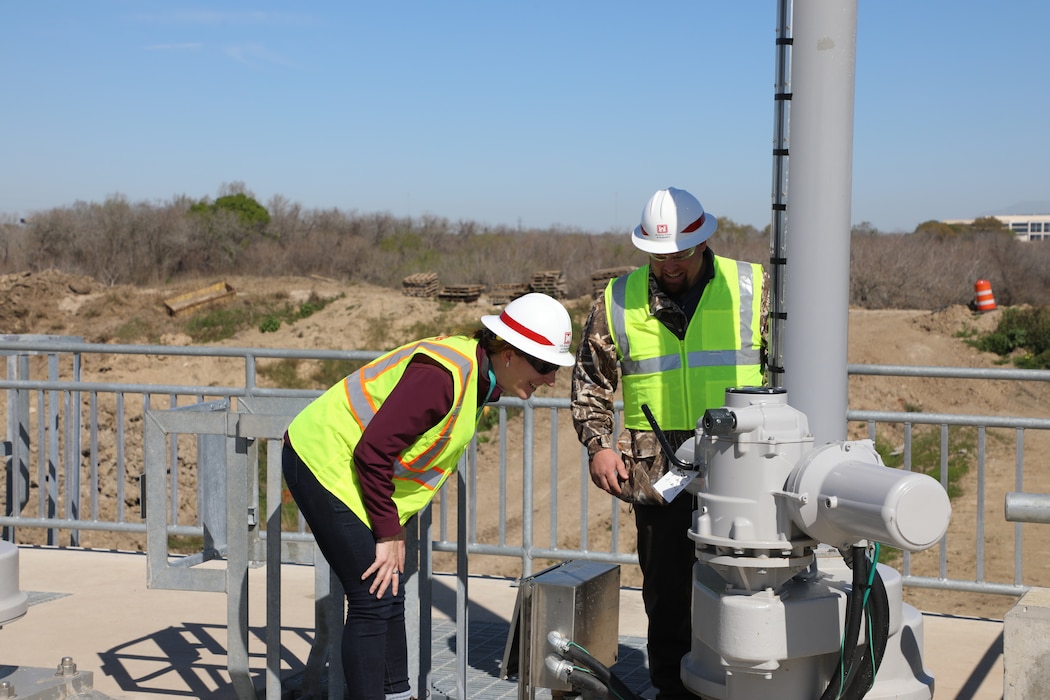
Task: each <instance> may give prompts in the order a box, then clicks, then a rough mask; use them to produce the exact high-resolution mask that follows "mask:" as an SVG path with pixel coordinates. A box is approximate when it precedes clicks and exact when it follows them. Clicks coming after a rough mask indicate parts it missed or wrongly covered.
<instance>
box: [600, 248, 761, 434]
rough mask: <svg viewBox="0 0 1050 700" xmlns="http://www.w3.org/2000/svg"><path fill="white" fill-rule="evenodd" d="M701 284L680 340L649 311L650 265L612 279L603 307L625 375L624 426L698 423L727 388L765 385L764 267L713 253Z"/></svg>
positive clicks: (640, 427) (673, 427)
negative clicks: (709, 274) (710, 271)
mask: <svg viewBox="0 0 1050 700" xmlns="http://www.w3.org/2000/svg"><path fill="white" fill-rule="evenodd" d="M714 264H715V275H714V278H713V279H712V280H711V281H710V282H708V284H707V286H706V287H705V288H704V293H703V296H702V297H701V298H700V304H699V305H698V306H697V309H696V312H695V313H694V314H693V317H692V319H691V320H690V321H689V326H688V327H687V329H686V334H685V340H679V339H678V338H677V337H675V335H674V334H673V333H671V331H669V330H668V329H667V327H666V326H664V324H662V323H661V322H660V321H659V320H657V318H656V317H655V316H653V315H652V314H651V313H650V310H649V267H648V266H643V267H640V268H638V269H637V270H635V271H634V272H631V273H630V274H627V275H624V276H623V277H618V278H616V279H614V280H612V281H610V282H609V284H608V285H607V286H606V288H605V308H606V314H607V319H608V322H609V329H610V330H611V332H612V337H613V340H614V342H615V343H616V352H617V356H618V358H619V360H620V373H621V375H622V376H623V403H624V416H623V421H624V426H625V427H626V428H630V429H632V430H651V427H650V425H649V421H648V420H647V419H646V417H645V414H644V413H642V408H641V407H642V404H646V405H648V406H649V409H650V410H651V411H652V413H653V416H654V417H655V418H656V421H657V424H658V425H659V426H660V428H661V429H662V430H694V429H695V428H696V422H697V420H699V419H700V418H701V417H702V416H703V414H704V411H706V410H707V409H708V408H714V407H718V406H722V405H724V404H725V391H726V389H727V388H729V387H738V386H760V385H761V384H762V365H761V362H762V360H761V347H762V333H761V316H760V315H761V305H762V284H763V277H762V266H761V265H758V264H756V263H746V262H738V261H736V260H731V259H729V258H723V257H719V256H717V255H716V256H714Z"/></svg>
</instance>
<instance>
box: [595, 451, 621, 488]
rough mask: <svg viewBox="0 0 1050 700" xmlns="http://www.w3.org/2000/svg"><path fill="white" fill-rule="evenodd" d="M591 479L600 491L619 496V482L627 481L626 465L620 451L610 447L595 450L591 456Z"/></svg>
mask: <svg viewBox="0 0 1050 700" xmlns="http://www.w3.org/2000/svg"><path fill="white" fill-rule="evenodd" d="M591 481H593V482H594V485H595V486H597V487H598V488H600V489H601V490H602V491H605V492H606V493H611V494H612V495H614V496H619V495H620V484H622V483H623V482H625V481H627V467H625V466H624V463H623V460H622V459H620V453H619V452H617V451H616V450H614V449H611V448H606V449H604V450H599V451H598V452H595V453H594V456H593V457H591Z"/></svg>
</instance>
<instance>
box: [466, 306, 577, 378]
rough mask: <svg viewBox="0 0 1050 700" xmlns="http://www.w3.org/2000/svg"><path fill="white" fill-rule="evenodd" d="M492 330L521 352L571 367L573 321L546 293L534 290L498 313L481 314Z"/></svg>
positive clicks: (482, 319)
mask: <svg viewBox="0 0 1050 700" xmlns="http://www.w3.org/2000/svg"><path fill="white" fill-rule="evenodd" d="M481 322H482V323H483V324H485V327H486V328H488V329H489V330H490V331H492V332H493V333H495V334H496V335H498V336H499V337H500V338H503V339H504V340H506V341H507V342H508V343H510V344H511V345H513V346H514V347H516V348H517V349H518V350H521V351H522V352H525V353H528V354H529V355H532V356H533V357H538V358H539V359H541V360H546V361H547V362H553V363H554V364H556V365H561V366H562V367H569V366H571V365H572V364H573V363H574V362H575V361H576V358H575V357H573V355H572V353H570V352H569V345H570V344H571V343H572V321H571V320H570V319H569V312H568V311H566V310H565V307H564V306H562V305H561V303H560V302H559V301H558V300H557V299H554V298H553V297H549V296H547V295H546V294H540V293H538V292H533V293H531V294H526V295H525V296H522V297H518V298H517V299H515V300H514V301H512V302H510V303H509V304H507V306H506V308H504V309H503V313H501V314H500V315H499V316H482V317H481Z"/></svg>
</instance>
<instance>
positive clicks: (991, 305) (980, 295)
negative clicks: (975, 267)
mask: <svg viewBox="0 0 1050 700" xmlns="http://www.w3.org/2000/svg"><path fill="white" fill-rule="evenodd" d="M973 291H974V292H975V293H976V295H977V299H976V301H977V310H978V311H995V297H993V296H992V283H991V282H989V281H988V280H977V281H976V282H975V283H974V285H973Z"/></svg>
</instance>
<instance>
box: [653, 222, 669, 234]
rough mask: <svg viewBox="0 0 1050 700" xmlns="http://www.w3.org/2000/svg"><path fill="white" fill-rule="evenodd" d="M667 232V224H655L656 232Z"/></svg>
mask: <svg viewBox="0 0 1050 700" xmlns="http://www.w3.org/2000/svg"><path fill="white" fill-rule="evenodd" d="M667 232H668V229H667V224H657V225H656V233H657V234H660V233H667Z"/></svg>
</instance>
